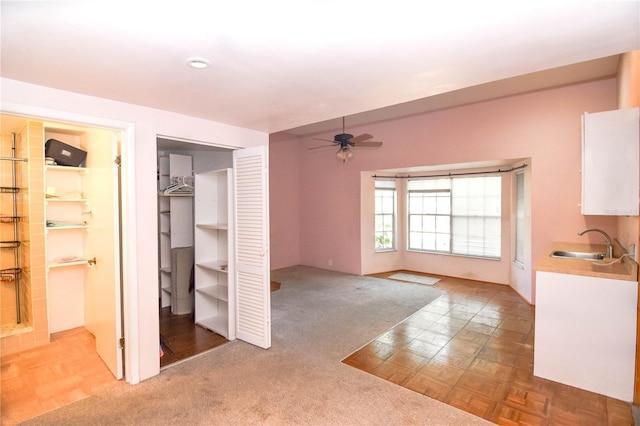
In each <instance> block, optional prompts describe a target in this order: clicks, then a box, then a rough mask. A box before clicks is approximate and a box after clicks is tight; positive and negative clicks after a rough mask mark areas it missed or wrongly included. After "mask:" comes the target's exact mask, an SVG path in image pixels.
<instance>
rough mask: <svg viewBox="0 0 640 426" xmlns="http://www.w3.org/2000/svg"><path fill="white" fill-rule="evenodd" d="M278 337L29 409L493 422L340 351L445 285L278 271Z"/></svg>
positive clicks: (202, 420) (44, 420)
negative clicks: (263, 345) (348, 360)
mask: <svg viewBox="0 0 640 426" xmlns="http://www.w3.org/2000/svg"><path fill="white" fill-rule="evenodd" d="M272 279H273V280H275V281H277V282H279V283H281V288H280V290H278V291H277V292H274V293H271V298H272V299H271V306H272V347H271V348H270V349H269V350H263V349H259V348H256V347H254V346H252V345H249V344H247V343H244V342H242V341H234V342H231V343H228V344H226V345H223V346H221V347H219V348H216V349H213V350H211V351H210V352H208V353H206V354H203V355H201V356H199V357H197V358H194V359H192V360H189V361H186V362H184V363H181V364H178V365H176V366H174V367H171V368H168V369H166V370H164V371H163V372H162V373H161V374H160V375H159V376H157V377H154V378H151V379H149V380H146V381H144V382H142V383H140V384H138V385H133V386H129V385H127V386H121V387H117V388H116V389H112V390H109V391H107V392H104V393H102V394H99V395H95V396H92V397H90V398H87V399H84V400H82V401H79V402H76V403H74V404H71V405H68V406H66V407H63V408H61V409H58V410H56V411H53V412H50V413H47V414H45V415H43V416H40V417H37V418H35V419H32V420H31V421H28V422H26V424H38V425H40V424H42V425H44V424H46V425H50V424H56V425H81V424H82V425H87V424H91V425H99V424H104V425H113V424H130V425H163V424H167V425H194V424H203V425H256V424H265V425H356V424H357V425H365V424H366V425H407V424H447V425H454V424H455V425H470V424H490V423H487V422H485V421H484V420H482V419H480V418H478V417H475V416H473V415H471V414H468V413H466V412H463V411H460V410H457V409H455V408H453V407H450V406H447V405H445V404H442V403H440V402H438V401H435V400H433V399H431V398H428V397H426V396H423V395H420V394H418V393H415V392H412V391H410V390H408V389H405V388H402V387H400V386H396V385H394V384H392V383H390V382H387V381H385V380H382V379H380V378H377V377H375V376H373V375H370V374H367V373H364V372H362V371H360V370H357V369H355V368H352V367H350V366H348V365H345V364H342V363H341V362H340V360H341V359H342V358H344V357H345V356H347V355H349V354H350V353H352V352H354V351H355V350H356V349H358V348H359V347H361V346H363V345H364V344H366V343H367V342H369V341H370V340H372V339H373V338H374V337H376V336H377V335H379V334H381V333H383V332H384V331H385V330H387V329H389V328H391V327H392V326H394V325H396V324H397V323H399V322H400V321H402V320H403V319H404V318H406V317H407V316H409V315H411V314H412V313H413V312H415V311H416V310H418V309H419V308H421V307H422V306H424V305H426V304H428V303H430V302H431V301H433V300H434V299H436V298H437V297H439V295H440V293H439V291H438V290H437V289H436V288H432V287H429V286H424V285H418V284H410V283H401V282H397V281H393V280H384V279H378V278H372V277H360V276H355V275H348V274H341V273H337V272H331V271H325V270H321V269H315V268H309V267H304V266H298V267H292V268H287V269H284V270H279V271H275V272H273V274H272Z"/></svg>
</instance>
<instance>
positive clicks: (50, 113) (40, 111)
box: [0, 102, 140, 384]
mask: <svg viewBox="0 0 640 426" xmlns="http://www.w3.org/2000/svg"><path fill="white" fill-rule="evenodd" d="M0 112H2V113H6V114H11V115H18V116H22V117H27V118H33V119H36V120H43V121H60V122H67V123H71V124H76V125H82V126H89V127H100V128H103V129H109V130H113V131H119V132H122V141H121V152H120V159H121V168H120V170H121V179H122V181H121V183H122V188H121V192H120V197H121V203H120V213H121V224H120V225H121V229H122V241H121V242H122V246H123V252H121V254H120V255H121V257H122V263H121V265H120V268H121V272H122V274H121V276H122V283H121V284H120V285H121V286H122V293H121V297H122V322H123V328H124V336H122V337H124V338H125V341H126V344H125V347H124V363H123V364H124V379H125V381H126V382H128V383H131V384H136V383H138V382H139V381H140V362H139V359H140V357H139V352H140V348H139V339H138V331H139V330H138V328H137V324H138V317H139V312H138V296H137V292H138V286H137V279H136V275H137V256H136V251H135V247H136V233H135V229H136V207H135V206H136V204H135V200H136V194H135V188H136V178H135V167H134V166H135V164H134V159H135V124H134V123H132V122H127V121H120V120H112V119H107V118H103V117H96V116H91V115H85V114H77V113H71V112H68V111H59V110H54V109H49V108H41V107H35V106H31V105H21V104H14V103H8V102H2V103H1V104H0Z"/></svg>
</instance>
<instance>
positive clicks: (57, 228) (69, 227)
mask: <svg viewBox="0 0 640 426" xmlns="http://www.w3.org/2000/svg"><path fill="white" fill-rule="evenodd" d="M72 229H89V227H88V226H87V225H65V226H47V227H46V230H47V231H69V230H72Z"/></svg>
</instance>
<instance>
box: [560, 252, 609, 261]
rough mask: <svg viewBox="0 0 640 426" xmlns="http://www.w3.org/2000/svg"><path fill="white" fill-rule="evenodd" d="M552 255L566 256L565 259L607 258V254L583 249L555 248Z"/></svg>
mask: <svg viewBox="0 0 640 426" xmlns="http://www.w3.org/2000/svg"><path fill="white" fill-rule="evenodd" d="M551 257H558V258H564V259H585V260H602V259H604V258H605V254H604V253H589V252H582V251H565V250H555V251H553V252H551Z"/></svg>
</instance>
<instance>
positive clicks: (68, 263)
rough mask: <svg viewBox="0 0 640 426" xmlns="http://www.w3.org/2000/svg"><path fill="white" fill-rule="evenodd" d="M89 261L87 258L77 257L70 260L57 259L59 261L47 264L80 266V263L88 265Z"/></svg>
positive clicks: (49, 265) (51, 266)
mask: <svg viewBox="0 0 640 426" xmlns="http://www.w3.org/2000/svg"><path fill="white" fill-rule="evenodd" d="M88 264H89V261H88V260H87V259H77V260H70V261H67V262H65V261H57V262H51V263H49V264H48V265H47V267H48V268H64V267H69V266H78V265H88Z"/></svg>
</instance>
